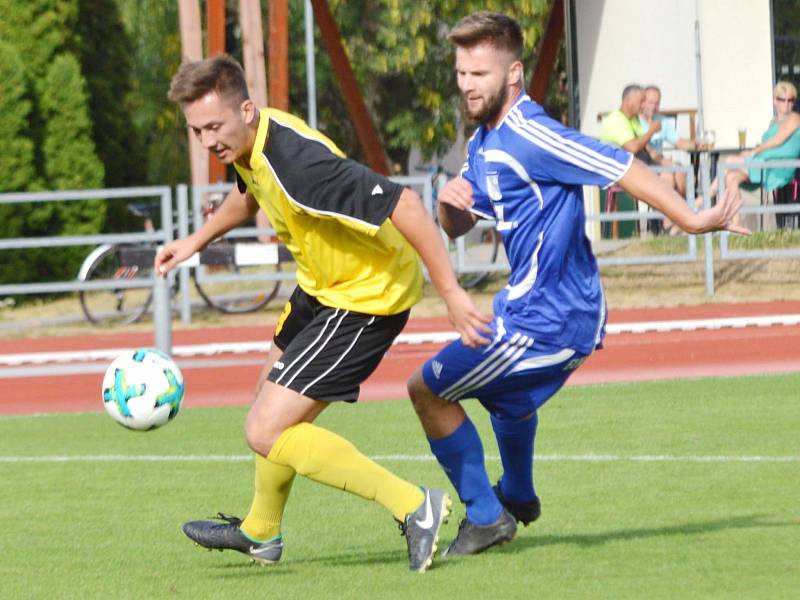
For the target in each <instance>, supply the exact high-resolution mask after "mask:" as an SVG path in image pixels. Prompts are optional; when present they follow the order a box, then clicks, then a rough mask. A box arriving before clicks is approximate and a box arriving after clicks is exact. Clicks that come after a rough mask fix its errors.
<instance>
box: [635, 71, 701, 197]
mask: <svg viewBox="0 0 800 600" xmlns="http://www.w3.org/2000/svg"><path fill="white" fill-rule="evenodd" d="M660 108H661V90H660V89H659V88H658V86H655V85H648V86H647V87H646V88H644V101H643V102H642V108H641V111H640V113H639V122H640V124H641V127H642V131H648V130H649V129H650V126H651V125H652V124H653V123H660V124H661V129H660V130H659V131H658V132H656V133H655V135H653V137H651V138H650V147H651V148H652V149H653V151H655V153H656V162H657V163H658V164H660V165H673V164H675V163H674V162H672V161H670V160H667V159H666V158H664V142H667V143H669V144H671V145H673V146H675V147H676V148H679V149H681V150H694V149H695V148H697V144H695V142H693V141H692V140H689V139H686V138H681V137H679V136H678V131H677V130H676V129H675V126H674V125H673V124H672V121H671V120H670V119H668V118H665V117H664V116H663V115H662V114H660V112H659V110H660ZM661 175H662V176H664V177H666V178H667V179H670V180H671V183H672V187H674V188H675V189H676V190H678V193H679V194H680V195H681V196H683V195H685V194H686V174H685V173H682V172H676V173H662V174H661Z"/></svg>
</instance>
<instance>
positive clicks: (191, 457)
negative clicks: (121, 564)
mask: <svg viewBox="0 0 800 600" xmlns="http://www.w3.org/2000/svg"><path fill="white" fill-rule="evenodd" d="M370 458H372V459H373V460H379V461H380V460H382V461H387V462H433V461H435V458H434V457H433V456H432V455H429V454H377V455H373V456H371V457H370ZM252 460H253V455H252V454H73V455H68V454H53V455H44V456H0V464H3V463H6V464H8V463H11V464H18V463H81V462H177V463H180V462H249V461H252ZM486 460H490V461H494V462H497V461H499V460H500V457H498V456H487V457H486ZM536 461H545V462H634V463H653V462H670V463H675V462H678V463H684V462H685V463H798V462H800V456H759V455H755V456H722V455H719V456H714V455H712V456H691V455H689V456H679V455H673V454H644V455H633V456H625V455H621V454H537V455H536Z"/></svg>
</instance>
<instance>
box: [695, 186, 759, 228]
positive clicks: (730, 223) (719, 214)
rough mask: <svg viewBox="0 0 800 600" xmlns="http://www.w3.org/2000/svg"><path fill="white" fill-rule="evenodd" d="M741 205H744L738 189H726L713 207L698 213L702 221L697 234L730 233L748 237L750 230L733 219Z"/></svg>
mask: <svg viewBox="0 0 800 600" xmlns="http://www.w3.org/2000/svg"><path fill="white" fill-rule="evenodd" d="M742 204H744V199H743V198H742V193H741V191H740V190H739V188H735V189H734V188H726V189H725V191H724V192H723V193H722V195H721V196H720V198H719V201H718V202H717V204H716V205H715V206H713V207H711V208H709V209H708V210H703V211H700V212H699V213H698V216H699V217H701V220H702V221H701V222H702V224H701V226H700V231H699V232H698V233H706V232H708V231H730V232H731V233H738V234H741V235H750V233H751V232H750V230H749V229H747V228H746V227H742V226H741V225H739V224H738V222H737V221H736V220H735V218H734V217H736V213H738V212H739V209H740V208H742Z"/></svg>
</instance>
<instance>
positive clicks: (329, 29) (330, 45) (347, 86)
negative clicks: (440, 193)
mask: <svg viewBox="0 0 800 600" xmlns="http://www.w3.org/2000/svg"><path fill="white" fill-rule="evenodd" d="M311 6H313V7H314V16H315V17H316V20H317V23H318V24H319V29H320V32H321V33H322V41H323V43H324V44H325V48H326V49H327V50H328V55H329V56H330V58H331V64H332V65H333V70H334V73H336V77H337V79H338V80H339V85H340V86H341V88H342V94H343V95H344V101H345V105H346V106H347V112H348V114H349V115H350V120H351V121H352V123H353V126H354V127H355V129H356V135H357V136H358V141H359V142H360V143H361V147H362V148H363V150H364V157H365V159H366V163H367V165H369V167H370V168H371V169H372V170H373V171H375V172H377V173H381V174H383V175H389V174H390V171H389V164H388V161H387V160H386V154H385V153H384V151H383V145H382V144H381V141H380V138H379V137H378V131H377V129H375V124H374V123H373V122H372V117H371V116H370V114H369V111H368V110H367V106H366V104H365V103H364V99H363V98H362V96H361V91H360V90H359V88H358V82H356V77H355V75H354V74H353V69H352V68H351V66H350V61H348V60H347V56H346V55H345V53H344V49H343V48H342V41H341V36H340V35H339V29H338V27H336V22H335V21H334V20H333V15H332V14H331V11H330V9H329V8H328V3H327V1H326V0H311Z"/></svg>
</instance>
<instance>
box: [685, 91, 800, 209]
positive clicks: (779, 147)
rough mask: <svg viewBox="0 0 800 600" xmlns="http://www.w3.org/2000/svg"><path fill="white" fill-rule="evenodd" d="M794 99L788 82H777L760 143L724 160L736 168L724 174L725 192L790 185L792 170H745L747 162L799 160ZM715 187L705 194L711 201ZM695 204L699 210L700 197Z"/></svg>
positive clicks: (798, 126)
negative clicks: (726, 190)
mask: <svg viewBox="0 0 800 600" xmlns="http://www.w3.org/2000/svg"><path fill="white" fill-rule="evenodd" d="M796 99H797V88H795V87H794V85H792V84H791V83H790V82H788V81H779V82H778V83H777V85H776V86H775V89H774V93H773V99H772V106H773V108H774V111H775V116H774V117H773V118H772V121H770V124H769V127H768V128H767V130H766V131H765V132H764V135H762V136H761V143H760V144H759V145H758V146H756V147H755V148H753V149H751V150H745V151H744V152H741V153H740V154H734V155H731V156H728V157H725V158H724V159H723V160H724V162H725V163H726V164H738V166H739V167H740V168H736V169H731V170H729V171H727V172H726V174H725V185H726V187H729V188H731V187H732V188H739V187H740V186H741V187H744V188H745V189H755V188H757V187H762V188H764V189H765V190H766V191H768V192H770V191H772V190H775V189H778V188H781V187H783V186H784V185H786V184H787V183H789V182H791V181H792V179H793V178H794V174H795V171H796V170H797V169H796V168H795V167H783V168H769V169H766V168H763V167H755V168H748V164H747V163H748V162H749V161H748V160H747V159H758V160H787V159H792V158H800V113H797V112H795V111H794V110H793V107H794V102H795V100H796ZM718 186H719V183H718V181H717V180H716V179H714V181H713V182H712V183H711V188H710V189H709V194H710V196H711V197H712V198H713V197H714V196H715V195H716V193H717V189H718ZM695 204H696V205H697V206H698V207H700V206H702V204H703V197H702V196H698V197H697V200H696V201H695Z"/></svg>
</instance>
